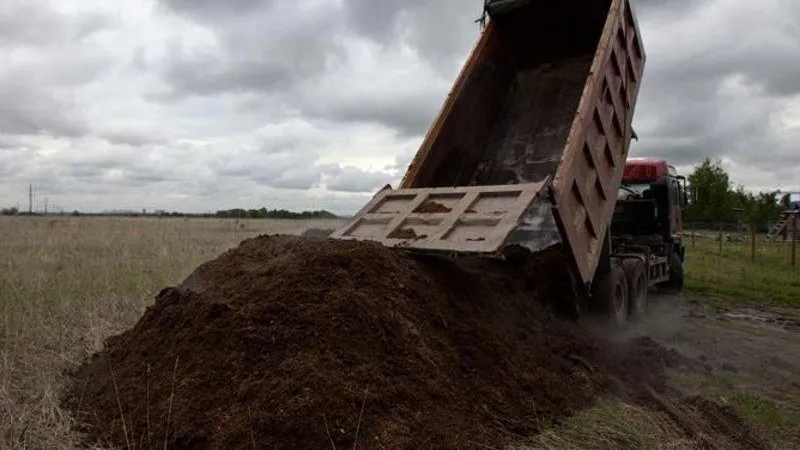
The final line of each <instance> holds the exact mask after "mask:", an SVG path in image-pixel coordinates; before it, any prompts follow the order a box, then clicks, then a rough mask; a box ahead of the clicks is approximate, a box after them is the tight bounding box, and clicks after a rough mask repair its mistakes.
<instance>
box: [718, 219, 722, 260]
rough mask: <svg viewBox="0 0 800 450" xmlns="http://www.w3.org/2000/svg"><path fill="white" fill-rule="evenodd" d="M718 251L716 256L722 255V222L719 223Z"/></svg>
mask: <svg viewBox="0 0 800 450" xmlns="http://www.w3.org/2000/svg"><path fill="white" fill-rule="evenodd" d="M718 237H719V251H717V254H718V255H720V256H721V255H722V222H720V223H719V236H718Z"/></svg>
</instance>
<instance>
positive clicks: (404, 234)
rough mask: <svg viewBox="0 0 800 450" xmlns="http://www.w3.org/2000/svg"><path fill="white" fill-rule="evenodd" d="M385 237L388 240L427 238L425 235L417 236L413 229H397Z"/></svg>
mask: <svg viewBox="0 0 800 450" xmlns="http://www.w3.org/2000/svg"><path fill="white" fill-rule="evenodd" d="M386 237H388V238H390V239H425V238H426V237H428V236H427V235H425V234H417V232H416V231H414V229H413V228H398V229H396V230H394V231H392V232H391V233H389V234H388V235H387V236H386Z"/></svg>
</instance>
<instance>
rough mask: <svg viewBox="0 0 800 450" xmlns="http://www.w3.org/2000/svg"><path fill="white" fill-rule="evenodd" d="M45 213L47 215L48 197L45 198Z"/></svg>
mask: <svg viewBox="0 0 800 450" xmlns="http://www.w3.org/2000/svg"><path fill="white" fill-rule="evenodd" d="M44 215H45V216H46V215H47V197H45V198H44Z"/></svg>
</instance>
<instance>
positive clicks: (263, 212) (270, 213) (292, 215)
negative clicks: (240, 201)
mask: <svg viewBox="0 0 800 450" xmlns="http://www.w3.org/2000/svg"><path fill="white" fill-rule="evenodd" d="M215 215H216V216H217V217H226V218H240V219H245V218H246V219H335V218H336V217H337V216H336V214H333V213H332V212H329V211H326V210H324V209H322V210H315V211H303V212H299V213H298V212H294V211H289V210H286V209H270V210H268V209H267V208H261V209H247V210H245V209H241V208H236V209H227V210H222V211H217V213H216V214H215Z"/></svg>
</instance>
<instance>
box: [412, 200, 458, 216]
mask: <svg viewBox="0 0 800 450" xmlns="http://www.w3.org/2000/svg"><path fill="white" fill-rule="evenodd" d="M450 211H452V209H451V208H448V207H447V206H444V205H443V204H441V203H439V202H434V201H432V200H430V201H427V202H425V203H423V204H421V205H419V206H417V208H416V209H414V212H415V213H420V214H423V213H425V214H435V213H448V212H450Z"/></svg>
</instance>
